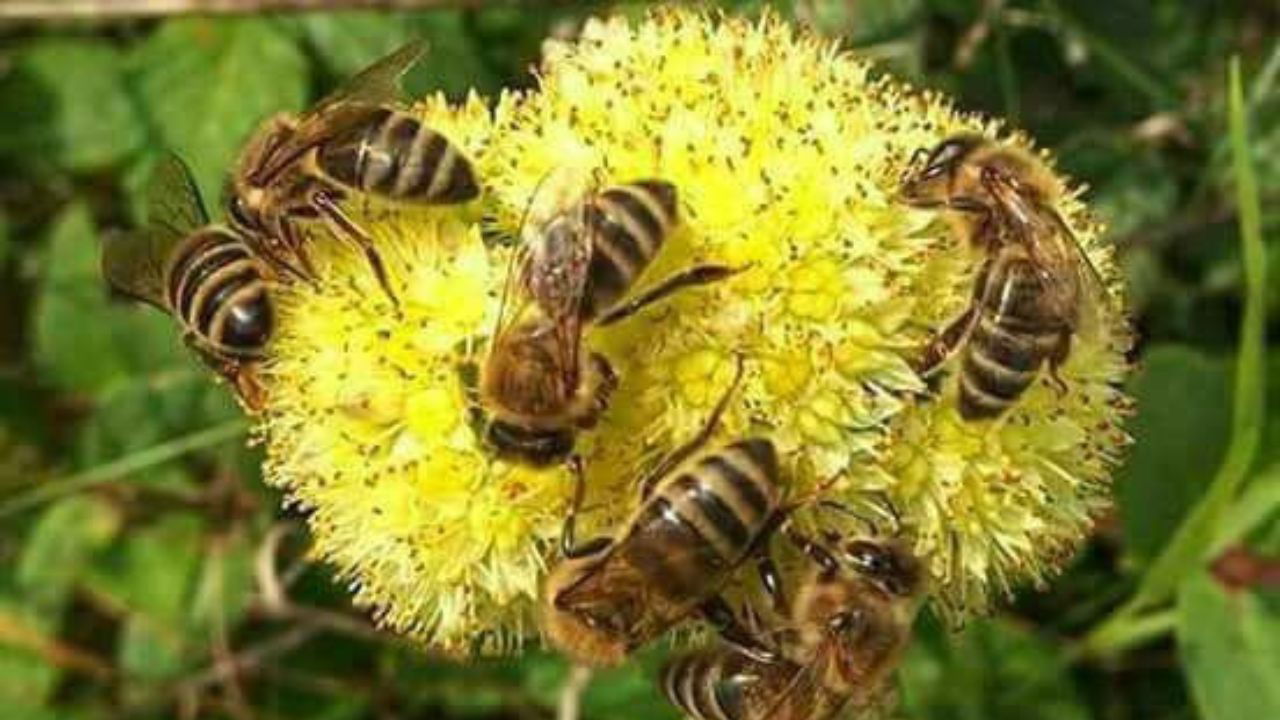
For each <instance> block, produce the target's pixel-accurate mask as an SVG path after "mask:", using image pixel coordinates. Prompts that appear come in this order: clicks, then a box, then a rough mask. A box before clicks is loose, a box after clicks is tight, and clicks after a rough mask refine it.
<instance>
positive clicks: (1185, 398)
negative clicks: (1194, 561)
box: [1117, 346, 1231, 563]
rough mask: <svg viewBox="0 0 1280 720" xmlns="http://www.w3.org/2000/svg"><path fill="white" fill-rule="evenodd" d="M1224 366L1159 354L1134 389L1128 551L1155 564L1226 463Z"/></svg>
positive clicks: (1124, 503)
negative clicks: (1134, 409) (1156, 555)
mask: <svg viewBox="0 0 1280 720" xmlns="http://www.w3.org/2000/svg"><path fill="white" fill-rule="evenodd" d="M1230 383H1231V375H1230V369H1229V366H1228V364H1227V362H1226V361H1225V360H1218V359H1213V358H1209V357H1206V356H1205V355H1203V354H1201V353H1199V352H1197V351H1195V350H1192V349H1190V348H1185V347H1177V346H1162V347H1156V348H1153V349H1152V350H1151V351H1150V352H1148V353H1147V356H1146V357H1145V358H1144V360H1143V368H1142V370H1141V372H1140V373H1139V374H1138V376H1137V377H1136V378H1135V381H1134V383H1133V388H1132V389H1133V394H1134V396H1135V398H1136V399H1137V402H1138V413H1137V415H1136V416H1134V418H1133V420H1132V422H1131V424H1130V431H1131V432H1132V433H1133V435H1134V438H1135V439H1136V443H1135V445H1134V447H1133V450H1132V451H1131V453H1130V455H1129V458H1128V461H1127V462H1126V463H1125V465H1124V467H1123V468H1122V469H1121V471H1120V473H1119V478H1118V480H1117V494H1118V496H1119V500H1120V514H1121V518H1122V520H1123V524H1124V535H1125V548H1126V551H1127V552H1128V553H1130V554H1131V555H1132V556H1134V557H1135V558H1136V559H1137V560H1138V561H1139V562H1142V563H1145V562H1147V561H1149V560H1150V559H1151V558H1152V557H1153V556H1154V555H1155V554H1156V553H1157V552H1159V550H1160V548H1161V547H1163V546H1164V543H1165V542H1166V541H1167V540H1168V539H1169V537H1170V536H1171V535H1172V534H1173V532H1174V530H1175V529H1177V527H1178V522H1179V521H1181V520H1182V518H1183V517H1184V516H1185V515H1186V513H1187V510H1188V509H1189V508H1191V507H1192V506H1193V505H1194V504H1195V502H1196V500H1197V499H1199V498H1200V496H1201V495H1203V494H1204V489H1205V488H1206V487H1208V485H1209V481H1210V480H1211V479H1212V478H1213V473H1214V471H1215V470H1216V469H1217V467H1218V465H1219V464H1220V463H1221V462H1222V456H1223V454H1224V453H1225V451H1226V447H1227V442H1228V433H1229V430H1228V427H1229V425H1230V417H1231V410H1230V404H1231V385H1230Z"/></svg>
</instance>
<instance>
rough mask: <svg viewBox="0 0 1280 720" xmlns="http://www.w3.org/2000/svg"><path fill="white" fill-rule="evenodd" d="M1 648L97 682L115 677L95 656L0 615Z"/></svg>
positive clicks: (103, 662) (110, 669)
mask: <svg viewBox="0 0 1280 720" xmlns="http://www.w3.org/2000/svg"><path fill="white" fill-rule="evenodd" d="M0 646H10V647H17V648H21V649H23V650H27V651H29V652H31V653H33V654H35V655H39V656H40V658H41V659H42V660H44V661H45V662H47V663H49V664H50V665H53V666H55V667H60V668H64V669H66V670H75V671H77V672H82V673H85V674H86V675H89V676H91V677H94V678H97V679H99V680H101V679H105V678H109V677H111V676H112V675H113V674H114V672H115V671H114V670H113V669H112V667H111V664H110V663H108V662H107V661H106V660H103V659H101V658H99V657H97V656H96V655H94V654H92V653H90V652H88V651H87V650H81V649H80V648H77V647H72V646H71V645H66V644H64V643H62V642H59V641H58V640H55V639H53V638H50V637H47V636H45V634H44V633H42V632H40V631H39V630H37V629H35V628H32V627H29V626H27V625H26V624H24V623H22V622H21V621H20V620H18V619H16V618H14V617H12V616H10V615H6V614H0Z"/></svg>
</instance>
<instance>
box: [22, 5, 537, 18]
mask: <svg viewBox="0 0 1280 720" xmlns="http://www.w3.org/2000/svg"><path fill="white" fill-rule="evenodd" d="M486 4H487V5H515V4H519V2H517V1H514V0H505V1H504V0H499V1H498V2H494V0H488V2H486V1H485V0H0V20H31V21H39V22H48V21H59V20H127V19H133V18H145V17H158V16H163V15H237V14H249V13H265V12H298V11H307V10H360V9H363V10H409V9H421V8H444V7H455V8H456V7H479V6H481V5H486Z"/></svg>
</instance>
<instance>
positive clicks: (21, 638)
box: [0, 593, 61, 717]
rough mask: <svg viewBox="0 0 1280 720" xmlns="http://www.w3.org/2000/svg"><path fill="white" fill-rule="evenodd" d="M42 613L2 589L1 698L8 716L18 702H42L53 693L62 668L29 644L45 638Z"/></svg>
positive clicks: (0, 610)
mask: <svg viewBox="0 0 1280 720" xmlns="http://www.w3.org/2000/svg"><path fill="white" fill-rule="evenodd" d="M41 623H42V619H41V617H40V615H39V613H38V612H37V611H36V610H35V609H34V608H32V607H31V606H29V605H27V604H26V603H24V602H23V601H22V599H21V598H18V597H14V596H12V595H10V594H8V593H0V702H3V703H4V706H5V711H6V717H7V716H8V712H9V708H11V707H12V706H13V705H14V704H16V703H21V704H22V705H27V706H30V705H41V704H44V702H45V701H46V700H47V699H48V697H49V696H50V695H51V694H52V692H53V688H54V685H55V684H56V683H57V682H58V678H59V677H60V676H61V672H60V671H59V669H58V668H57V667H55V666H54V665H53V664H52V663H50V662H48V661H47V660H46V659H45V658H44V657H41V655H40V654H39V653H38V652H36V651H35V650H33V649H32V648H30V647H29V644H30V640H31V639H34V640H36V641H39V640H42V639H43V638H44V636H45V635H46V632H45V631H42V630H41V629H40V625H41Z"/></svg>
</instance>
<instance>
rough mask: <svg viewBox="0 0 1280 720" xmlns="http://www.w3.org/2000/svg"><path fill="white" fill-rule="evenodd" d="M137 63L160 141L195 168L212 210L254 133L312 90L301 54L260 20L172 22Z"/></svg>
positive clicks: (141, 50)
mask: <svg viewBox="0 0 1280 720" xmlns="http://www.w3.org/2000/svg"><path fill="white" fill-rule="evenodd" d="M130 65H131V68H132V70H133V78H134V82H135V83H136V85H137V88H138V92H139V95H140V97H141V98H142V100H143V102H144V105H145V109H146V112H147V114H148V117H149V118H150V121H151V125H152V126H153V127H154V128H155V129H156V130H157V131H158V133H159V139H160V141H161V142H163V143H164V144H165V145H166V146H168V147H169V148H171V149H173V150H175V151H176V152H178V153H179V154H180V155H182V156H183V157H184V158H185V159H186V160H187V161H188V162H189V163H190V164H191V166H192V168H193V170H194V172H195V176H196V179H197V180H198V181H199V184H200V187H201V188H202V189H203V192H204V196H205V198H206V201H208V202H209V203H210V204H211V205H212V204H214V201H216V200H217V199H218V197H219V195H220V191H221V187H222V180H223V178H224V177H225V176H226V173H227V172H228V170H229V169H230V167H231V164H232V162H233V160H234V158H235V156H236V154H237V152H238V150H239V148H240V146H241V143H243V142H244V141H245V139H246V138H247V137H248V136H249V134H250V132H252V130H253V129H254V128H255V127H257V126H258V124H259V123H261V122H262V121H263V120H264V119H266V118H267V117H268V116H269V115H271V114H272V113H276V112H280V111H284V110H296V109H298V108H299V107H301V105H302V102H303V100H304V99H305V97H306V91H307V81H308V78H307V65H306V60H305V58H304V57H303V56H302V53H301V52H300V51H299V50H298V48H297V46H296V45H295V44H294V42H293V41H292V39H291V38H289V36H288V35H287V34H285V33H283V32H281V31H280V30H279V29H277V28H276V27H275V25H274V24H273V23H271V22H270V21H268V20H264V19H258V18H236V19H212V18H190V19H178V20H169V21H167V22H166V23H165V24H164V25H163V26H161V28H160V29H159V30H158V31H157V32H155V33H154V34H152V35H151V36H150V37H149V38H147V40H146V41H145V42H143V43H142V44H141V45H140V46H138V47H137V49H136V50H135V52H134V53H133V55H132V57H131V58H130Z"/></svg>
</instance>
